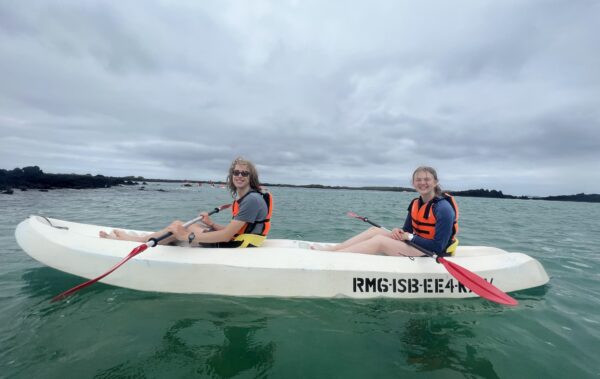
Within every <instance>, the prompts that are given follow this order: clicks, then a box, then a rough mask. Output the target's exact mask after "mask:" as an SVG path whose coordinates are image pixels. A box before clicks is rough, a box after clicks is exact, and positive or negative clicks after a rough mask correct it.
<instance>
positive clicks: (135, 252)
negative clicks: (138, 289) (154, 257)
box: [51, 244, 148, 303]
mask: <svg viewBox="0 0 600 379" xmlns="http://www.w3.org/2000/svg"><path fill="white" fill-rule="evenodd" d="M147 248H148V245H146V244H142V245H140V246H138V247H136V248H135V249H133V250H131V253H129V254H128V255H127V256H126V257H125V258H123V259H122V260H121V261H120V262H119V263H117V264H116V265H114V266H113V267H112V268H111V269H110V270H108V271H106V272H105V273H104V274H102V275H100V276H99V277H97V278H94V279H90V280H88V281H87V282H84V283H81V284H79V285H77V286H75V287H73V288H71V289H69V290H66V291H65V292H63V293H61V294H58V295H56V296H54V297H53V298H52V301H51V302H52V303H54V302H55V301H58V300H62V299H64V298H65V297H67V296H69V295H71V294H73V293H75V292H77V291H79V290H80V289H82V288H85V287H87V286H89V285H90V284H94V283H96V282H97V281H98V280H101V279H102V278H104V277H105V276H107V275H108V274H110V273H111V272H113V271H115V270H116V269H118V268H119V267H121V265H123V263H125V262H127V261H128V260H130V259H131V258H133V257H135V256H136V255H138V254H139V253H141V252H142V251H144V250H146V249H147Z"/></svg>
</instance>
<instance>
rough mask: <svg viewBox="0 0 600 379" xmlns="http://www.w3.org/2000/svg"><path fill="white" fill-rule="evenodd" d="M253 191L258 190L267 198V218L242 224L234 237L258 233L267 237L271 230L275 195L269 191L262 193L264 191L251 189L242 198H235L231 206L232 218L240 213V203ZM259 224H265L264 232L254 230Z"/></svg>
mask: <svg viewBox="0 0 600 379" xmlns="http://www.w3.org/2000/svg"><path fill="white" fill-rule="evenodd" d="M252 192H256V193H258V194H260V195H261V196H262V197H263V199H264V200H265V203H267V209H268V210H267V218H265V219H264V220H257V221H254V222H252V223H246V225H244V226H242V227H241V228H240V230H238V232H237V233H236V234H235V236H234V238H235V237H237V236H239V235H241V234H258V235H261V236H264V237H266V236H267V234H269V230H271V215H272V214H273V196H272V195H271V194H270V193H269V192H265V193H262V192H258V191H254V190H251V191H249V192H248V193H247V194H245V195H244V196H242V197H241V198H239V199H237V200H234V202H233V206H232V207H231V214H232V218H234V217H235V216H237V215H238V213H240V204H241V203H242V201H244V199H245V198H246V196H248V195H250V194H251V193H252ZM258 224H264V227H263V230H262V233H255V232H254V229H256V227H257V225H258Z"/></svg>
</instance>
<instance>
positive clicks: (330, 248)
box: [310, 243, 335, 251]
mask: <svg viewBox="0 0 600 379" xmlns="http://www.w3.org/2000/svg"><path fill="white" fill-rule="evenodd" d="M310 249H311V250H320V251H335V246H325V245H321V244H318V243H313V244H312V245H310Z"/></svg>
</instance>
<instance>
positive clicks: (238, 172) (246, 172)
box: [232, 170, 250, 178]
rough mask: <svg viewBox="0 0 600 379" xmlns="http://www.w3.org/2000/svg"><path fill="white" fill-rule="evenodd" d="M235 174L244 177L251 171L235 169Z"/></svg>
mask: <svg viewBox="0 0 600 379" xmlns="http://www.w3.org/2000/svg"><path fill="white" fill-rule="evenodd" d="M232 174H233V176H240V175H241V176H243V177H244V178H247V177H248V175H250V171H240V170H233V173H232Z"/></svg>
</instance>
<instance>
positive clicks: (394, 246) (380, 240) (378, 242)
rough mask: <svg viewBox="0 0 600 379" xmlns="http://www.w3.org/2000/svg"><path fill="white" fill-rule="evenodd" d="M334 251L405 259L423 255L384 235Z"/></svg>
mask: <svg viewBox="0 0 600 379" xmlns="http://www.w3.org/2000/svg"><path fill="white" fill-rule="evenodd" d="M336 251H345V252H349V253H362V254H385V255H395V256H406V257H420V256H422V255H423V253H421V252H420V251H419V250H417V249H415V248H414V247H412V246H409V245H408V244H406V243H405V242H403V241H398V240H395V239H392V238H390V237H387V236H385V235H376V236H373V237H371V238H369V239H368V240H363V241H361V242H359V243H356V244H354V245H350V246H348V247H346V248H344V249H342V250H336Z"/></svg>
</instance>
